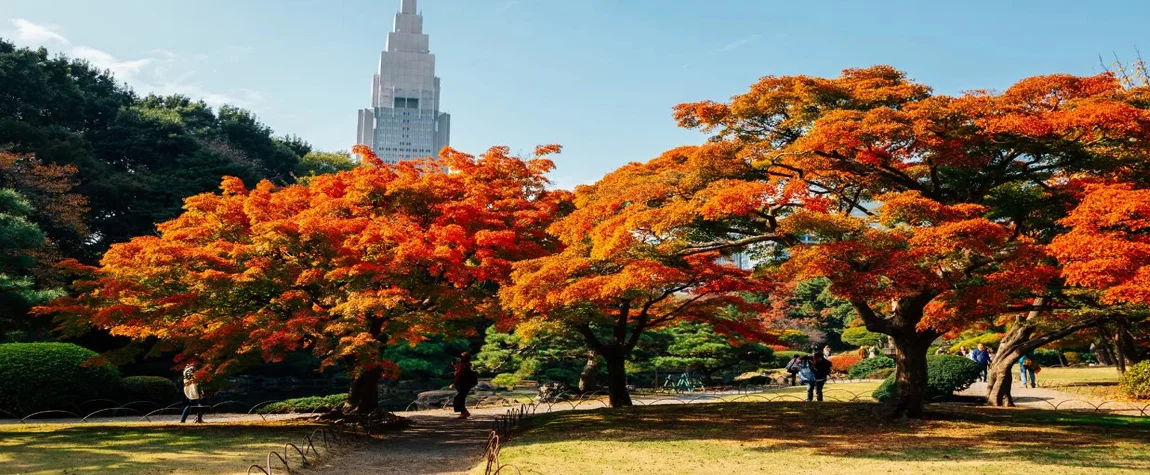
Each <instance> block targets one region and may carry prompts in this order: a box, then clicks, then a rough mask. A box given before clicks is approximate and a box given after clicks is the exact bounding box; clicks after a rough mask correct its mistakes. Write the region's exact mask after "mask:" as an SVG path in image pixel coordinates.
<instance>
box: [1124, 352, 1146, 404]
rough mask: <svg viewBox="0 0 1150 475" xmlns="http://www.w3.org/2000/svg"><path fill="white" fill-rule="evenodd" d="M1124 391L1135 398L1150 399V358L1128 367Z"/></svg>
mask: <svg viewBox="0 0 1150 475" xmlns="http://www.w3.org/2000/svg"><path fill="white" fill-rule="evenodd" d="M1120 384H1121V386H1122V392H1124V393H1126V395H1127V396H1130V397H1132V398H1135V399H1150V360H1147V361H1143V362H1141V363H1138V364H1136V365H1133V366H1130V367H1127V368H1126V374H1123V375H1122V382H1121V383H1120Z"/></svg>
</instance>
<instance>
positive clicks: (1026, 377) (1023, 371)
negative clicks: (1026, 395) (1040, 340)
mask: <svg viewBox="0 0 1150 475" xmlns="http://www.w3.org/2000/svg"><path fill="white" fill-rule="evenodd" d="M1037 369H1038V362H1037V361H1035V360H1034V352H1030V353H1027V354H1025V355H1022V356H1021V357H1019V358H1018V376H1019V379H1020V380H1021V381H1022V387H1027V386H1030V387H1032V388H1036V387H1038V381H1037V380H1035V379H1034V373H1036V372H1037V371H1036V370H1037Z"/></svg>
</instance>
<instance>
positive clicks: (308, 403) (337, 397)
mask: <svg viewBox="0 0 1150 475" xmlns="http://www.w3.org/2000/svg"><path fill="white" fill-rule="evenodd" d="M346 401H347V394H346V393H343V394H332V395H330V396H311V397H301V398H296V399H287V400H284V401H280V402H273V403H271V404H268V405H266V406H264V407H261V408H259V409H258V410H257V411H256V412H258V413H260V414H291V413H312V412H327V411H330V410H332V409H335V408H338V407H339V406H341V405H343V403H344V402H346Z"/></svg>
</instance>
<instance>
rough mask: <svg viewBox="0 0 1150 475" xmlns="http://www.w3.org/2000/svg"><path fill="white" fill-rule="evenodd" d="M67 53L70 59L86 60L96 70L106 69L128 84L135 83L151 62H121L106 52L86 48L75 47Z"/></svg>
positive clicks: (141, 60)
mask: <svg viewBox="0 0 1150 475" xmlns="http://www.w3.org/2000/svg"><path fill="white" fill-rule="evenodd" d="M68 53H69V54H70V55H71V56H72V57H75V58H81V59H86V60H88V62H89V63H92V65H93V66H95V67H97V68H100V69H107V70H109V71H111V72H112V74H114V75H115V76H116V77H117V78H119V79H120V80H121V81H125V82H128V83H133V82H136V81H137V79H138V77H139V75H140V72H141V71H142V70H143V69H144V68H145V67H146V66H148V65H149V64H151V63H152V61H153V60H152V59H151V58H143V59H132V60H127V61H121V60H119V59H116V57H115V56H112V55H111V54H109V53H107V52H104V51H100V50H98V49H95V48H90V47H87V46H77V47H75V48H72V49H70V50H68Z"/></svg>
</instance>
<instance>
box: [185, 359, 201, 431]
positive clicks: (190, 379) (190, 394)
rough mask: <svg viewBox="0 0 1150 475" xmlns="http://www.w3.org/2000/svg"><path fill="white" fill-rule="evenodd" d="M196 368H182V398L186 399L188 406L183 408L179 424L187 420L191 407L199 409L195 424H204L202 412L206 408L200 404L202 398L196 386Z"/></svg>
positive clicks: (189, 366)
mask: <svg viewBox="0 0 1150 475" xmlns="http://www.w3.org/2000/svg"><path fill="white" fill-rule="evenodd" d="M195 376H196V368H195V367H194V366H192V365H187V366H185V367H184V397H186V398H188V405H186V406H184V412H183V413H182V414H180V424H183V423H184V422H186V421H187V420H188V412H190V411H191V410H192V406H195V407H197V408H198V409H199V411H198V412H197V413H196V422H197V423H202V422H204V411H205V410H206V409H207V406H205V405H203V404H202V403H201V400H202V399H203V396H202V395H201V394H200V388H199V386H197V385H196V379H195Z"/></svg>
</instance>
